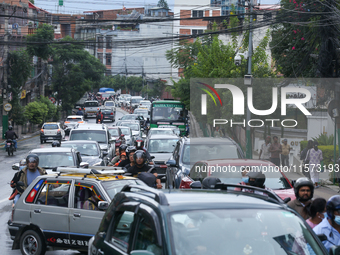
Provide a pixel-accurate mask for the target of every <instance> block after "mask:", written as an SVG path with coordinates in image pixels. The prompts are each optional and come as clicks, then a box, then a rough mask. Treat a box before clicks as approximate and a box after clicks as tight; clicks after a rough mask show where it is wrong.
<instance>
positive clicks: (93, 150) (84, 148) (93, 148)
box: [62, 143, 100, 157]
mask: <svg viewBox="0 0 340 255" xmlns="http://www.w3.org/2000/svg"><path fill="white" fill-rule="evenodd" d="M62 147H70V148H73V149H76V150H77V151H79V152H80V154H81V155H82V156H98V157H99V156H100V151H99V150H98V147H97V145H96V144H93V143H81V144H80V143H63V144H62Z"/></svg>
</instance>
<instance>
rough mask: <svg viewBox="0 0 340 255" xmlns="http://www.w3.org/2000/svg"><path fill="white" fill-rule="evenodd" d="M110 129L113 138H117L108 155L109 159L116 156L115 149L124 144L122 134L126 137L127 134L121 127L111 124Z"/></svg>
mask: <svg viewBox="0 0 340 255" xmlns="http://www.w3.org/2000/svg"><path fill="white" fill-rule="evenodd" d="M108 129H109V132H110V134H111V139H112V140H115V146H111V149H110V151H109V153H108V155H107V156H108V158H109V159H113V158H114V157H115V156H116V154H115V153H116V151H115V149H116V147H119V146H120V145H121V144H122V136H124V139H125V135H124V134H123V133H122V131H121V130H120V128H119V127H116V126H113V127H112V126H111V127H108Z"/></svg>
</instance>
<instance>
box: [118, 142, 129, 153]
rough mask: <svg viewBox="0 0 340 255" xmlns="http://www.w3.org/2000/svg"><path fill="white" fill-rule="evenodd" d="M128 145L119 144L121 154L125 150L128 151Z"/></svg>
mask: <svg viewBox="0 0 340 255" xmlns="http://www.w3.org/2000/svg"><path fill="white" fill-rule="evenodd" d="M127 147H128V146H127V145H126V144H122V145H120V146H119V154H120V153H122V152H123V151H126V149H127Z"/></svg>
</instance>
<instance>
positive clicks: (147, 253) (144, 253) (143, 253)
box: [130, 250, 155, 255]
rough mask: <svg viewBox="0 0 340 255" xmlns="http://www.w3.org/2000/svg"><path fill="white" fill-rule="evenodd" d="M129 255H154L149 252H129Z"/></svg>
mask: <svg viewBox="0 0 340 255" xmlns="http://www.w3.org/2000/svg"><path fill="white" fill-rule="evenodd" d="M130 254H131V255H155V254H154V253H153V252H151V251H146V250H134V251H131V252H130Z"/></svg>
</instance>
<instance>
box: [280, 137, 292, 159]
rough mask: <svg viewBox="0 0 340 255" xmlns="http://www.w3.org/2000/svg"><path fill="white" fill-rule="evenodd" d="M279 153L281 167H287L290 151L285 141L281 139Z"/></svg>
mask: <svg viewBox="0 0 340 255" xmlns="http://www.w3.org/2000/svg"><path fill="white" fill-rule="evenodd" d="M281 147H282V152H281V164H282V166H289V152H290V150H291V149H292V148H291V147H290V145H289V144H288V143H287V139H283V142H282V145H281Z"/></svg>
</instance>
